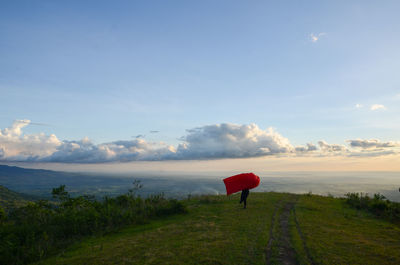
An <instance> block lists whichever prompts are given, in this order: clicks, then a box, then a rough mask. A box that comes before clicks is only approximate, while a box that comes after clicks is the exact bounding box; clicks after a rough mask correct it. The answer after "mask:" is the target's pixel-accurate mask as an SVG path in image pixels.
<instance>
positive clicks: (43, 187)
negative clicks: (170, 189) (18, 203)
mask: <svg viewBox="0 0 400 265" xmlns="http://www.w3.org/2000/svg"><path fill="white" fill-rule="evenodd" d="M131 183H132V179H131V178H112V177H110V176H99V175H93V174H83V173H72V172H62V171H53V170H44V169H30V168H21V167H15V166H7V165H0V185H2V186H5V187H7V188H8V189H10V190H13V191H16V192H22V193H28V194H33V195H38V196H41V197H46V196H47V198H50V197H51V190H52V188H55V187H58V186H60V185H66V186H67V189H68V190H69V192H70V193H71V195H74V194H82V193H92V194H93V193H97V192H98V190H105V189H106V188H109V187H115V186H119V187H121V186H122V187H128V186H131ZM113 192H115V193H120V191H119V190H118V191H116V190H115V189H114V190H113Z"/></svg>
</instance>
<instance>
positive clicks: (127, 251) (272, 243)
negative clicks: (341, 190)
mask: <svg viewBox="0 0 400 265" xmlns="http://www.w3.org/2000/svg"><path fill="white" fill-rule="evenodd" d="M238 199H239V198H238V195H237V194H236V195H234V196H230V197H226V196H207V197H201V198H196V199H191V200H188V201H186V204H187V206H188V209H189V213H188V214H185V215H176V216H172V217H168V218H166V219H162V220H161V219H160V220H158V221H153V222H151V223H149V224H144V225H140V226H135V227H131V228H128V229H125V230H122V231H120V232H119V233H116V234H110V235H108V236H104V237H93V238H90V239H87V240H85V241H83V242H81V243H78V244H75V245H74V246H71V247H70V248H69V249H68V250H66V251H65V252H63V253H62V254H59V255H58V256H54V257H51V258H50V259H47V260H44V261H42V262H40V263H39V264H400V227H399V226H398V225H396V224H393V223H390V222H387V221H384V220H380V219H377V218H375V217H373V216H371V215H369V214H368V213H365V212H363V211H358V210H355V209H352V208H349V207H348V206H347V205H346V204H345V203H344V201H343V200H340V199H334V198H329V197H321V196H314V195H293V194H284V193H251V194H250V196H249V199H248V208H247V209H245V210H244V209H242V208H241V206H240V205H239V204H238V202H239V200H238Z"/></svg>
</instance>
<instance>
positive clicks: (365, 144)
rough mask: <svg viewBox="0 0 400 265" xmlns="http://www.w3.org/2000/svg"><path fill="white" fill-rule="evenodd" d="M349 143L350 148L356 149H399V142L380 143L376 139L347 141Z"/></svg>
mask: <svg viewBox="0 0 400 265" xmlns="http://www.w3.org/2000/svg"><path fill="white" fill-rule="evenodd" d="M347 142H349V143H350V146H351V147H356V148H364V149H368V148H392V147H400V142H381V141H379V140H376V139H371V140H361V139H357V140H347Z"/></svg>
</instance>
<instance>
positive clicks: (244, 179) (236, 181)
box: [224, 173, 260, 195]
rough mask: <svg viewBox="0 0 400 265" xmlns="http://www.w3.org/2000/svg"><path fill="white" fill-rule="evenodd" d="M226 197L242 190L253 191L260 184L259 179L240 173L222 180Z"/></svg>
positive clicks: (252, 175) (252, 174) (253, 175)
mask: <svg viewBox="0 0 400 265" xmlns="http://www.w3.org/2000/svg"><path fill="white" fill-rule="evenodd" d="M224 183H225V187H226V195H230V194H232V193H235V192H238V191H241V190H244V189H253V188H255V187H257V186H258V185H259V184H260V177H259V176H257V175H255V174H254V173H242V174H239V175H235V176H232V177H229V178H226V179H224Z"/></svg>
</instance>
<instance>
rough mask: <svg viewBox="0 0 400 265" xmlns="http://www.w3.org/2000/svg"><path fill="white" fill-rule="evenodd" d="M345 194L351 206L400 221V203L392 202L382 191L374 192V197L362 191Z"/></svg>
mask: <svg viewBox="0 0 400 265" xmlns="http://www.w3.org/2000/svg"><path fill="white" fill-rule="evenodd" d="M345 196H346V202H347V204H349V205H350V206H351V207H354V208H356V209H363V210H367V211H369V212H371V213H373V214H374V215H376V216H379V217H382V218H385V219H389V220H391V221H394V222H400V203H396V202H391V201H389V200H387V199H386V198H385V196H383V195H382V194H380V193H377V194H374V197H373V198H370V197H369V196H368V194H365V195H363V194H362V193H347V194H346V195H345Z"/></svg>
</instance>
